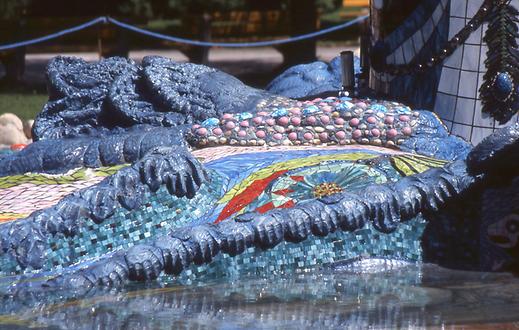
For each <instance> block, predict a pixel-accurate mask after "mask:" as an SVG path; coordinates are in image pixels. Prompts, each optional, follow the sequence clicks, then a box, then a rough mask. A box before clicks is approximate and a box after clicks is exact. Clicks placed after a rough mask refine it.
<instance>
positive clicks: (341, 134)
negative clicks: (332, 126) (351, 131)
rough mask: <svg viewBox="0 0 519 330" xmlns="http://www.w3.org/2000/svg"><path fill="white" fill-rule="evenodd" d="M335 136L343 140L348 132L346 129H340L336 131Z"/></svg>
mask: <svg viewBox="0 0 519 330" xmlns="http://www.w3.org/2000/svg"><path fill="white" fill-rule="evenodd" d="M335 136H336V137H337V138H338V139H339V140H343V139H345V138H346V132H344V131H338V132H336V133H335Z"/></svg>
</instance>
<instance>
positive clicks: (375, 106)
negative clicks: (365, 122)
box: [371, 104, 387, 112]
mask: <svg viewBox="0 0 519 330" xmlns="http://www.w3.org/2000/svg"><path fill="white" fill-rule="evenodd" d="M371 109H372V110H375V111H380V112H387V107H386V106H385V105H382V104H372V105H371Z"/></svg>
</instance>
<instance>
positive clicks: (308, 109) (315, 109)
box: [303, 105, 319, 115]
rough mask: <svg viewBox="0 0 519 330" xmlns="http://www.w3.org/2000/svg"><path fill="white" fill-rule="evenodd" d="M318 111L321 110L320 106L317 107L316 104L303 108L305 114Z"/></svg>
mask: <svg viewBox="0 0 519 330" xmlns="http://www.w3.org/2000/svg"><path fill="white" fill-rule="evenodd" d="M316 112H319V108H318V107H316V106H315V105H311V106H309V107H307V108H304V109H303V115H310V114H312V113H316Z"/></svg>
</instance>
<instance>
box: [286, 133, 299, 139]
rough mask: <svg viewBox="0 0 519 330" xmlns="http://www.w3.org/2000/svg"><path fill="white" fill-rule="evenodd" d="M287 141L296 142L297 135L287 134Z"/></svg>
mask: <svg viewBox="0 0 519 330" xmlns="http://www.w3.org/2000/svg"><path fill="white" fill-rule="evenodd" d="M288 139H289V140H290V141H295V140H297V133H296V132H292V133H289V134H288Z"/></svg>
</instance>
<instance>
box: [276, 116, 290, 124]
mask: <svg viewBox="0 0 519 330" xmlns="http://www.w3.org/2000/svg"><path fill="white" fill-rule="evenodd" d="M278 124H279V125H281V126H286V125H288V117H285V116H283V117H281V118H278Z"/></svg>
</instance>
